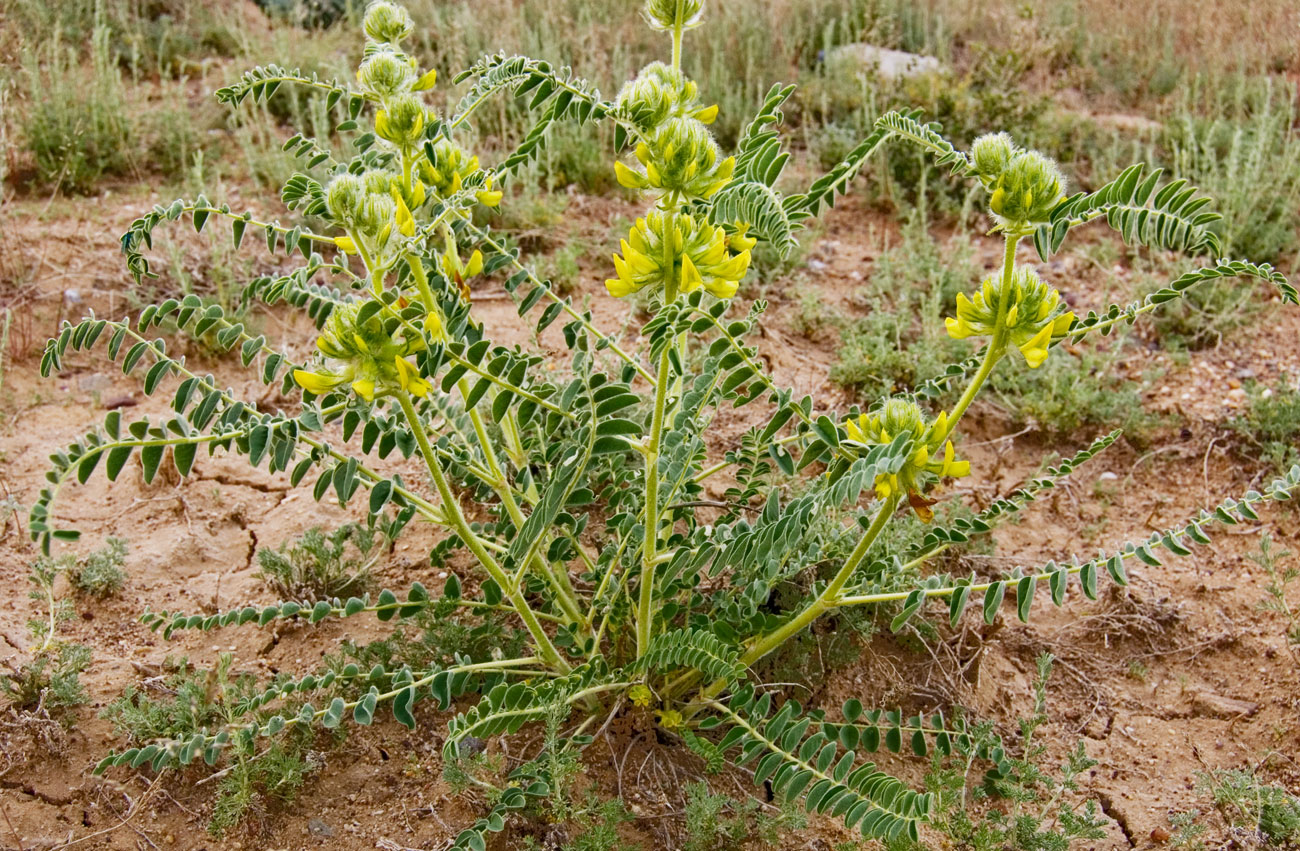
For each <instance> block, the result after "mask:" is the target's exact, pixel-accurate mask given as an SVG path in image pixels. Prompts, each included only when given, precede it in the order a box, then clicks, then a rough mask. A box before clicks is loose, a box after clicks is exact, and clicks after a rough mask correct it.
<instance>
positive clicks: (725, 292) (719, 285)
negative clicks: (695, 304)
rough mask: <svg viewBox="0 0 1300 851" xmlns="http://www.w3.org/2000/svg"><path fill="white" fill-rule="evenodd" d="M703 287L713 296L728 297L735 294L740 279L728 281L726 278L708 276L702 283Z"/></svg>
mask: <svg viewBox="0 0 1300 851" xmlns="http://www.w3.org/2000/svg"><path fill="white" fill-rule="evenodd" d="M704 289H705V290H707V291H708V293H709V295H711V296H713V297H714V298H721V299H728V298H731V297H732V296H734V295H735V294H736V290H738V289H740V281H729V280H727V279H726V278H710V279H709V280H708V282H707V283H705V285H704Z"/></svg>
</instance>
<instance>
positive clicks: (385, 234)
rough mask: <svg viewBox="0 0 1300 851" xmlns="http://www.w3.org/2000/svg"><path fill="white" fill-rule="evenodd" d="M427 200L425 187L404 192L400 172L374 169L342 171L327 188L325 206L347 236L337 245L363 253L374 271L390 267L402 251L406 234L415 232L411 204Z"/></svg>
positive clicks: (418, 185)
mask: <svg viewBox="0 0 1300 851" xmlns="http://www.w3.org/2000/svg"><path fill="white" fill-rule="evenodd" d="M423 201H424V187H423V186H421V185H420V184H419V183H418V182H417V183H416V184H415V191H414V192H403V188H402V181H401V179H400V178H399V176H398V175H397V174H394V173H393V172H390V171H384V170H381V169H374V170H371V171H368V172H365V173H364V174H361V175H355V174H346V173H345V174H340V175H339V176H338V177H335V178H334V179H333V180H332V181H330V184H329V186H328V187H327V188H326V190H325V208H326V209H327V210H328V211H329V214H330V216H331V217H332V218H333V219H334V221H335V222H336V223H337V224H338V225H340V226H341V227H343V228H344V229H345V230H346V231H347V233H348V235H347V236H343V237H338V238H337V239H335V240H334V244H335V245H336V246H338V248H339V250H340V251H343V252H344V253H346V254H361V255H362V256H363V257H365V258H366V262H367V265H368V266H369V268H370V270H371V271H372V272H374V271H376V270H380V269H388V268H390V267H391V266H392V264H393V262H394V261H395V260H396V259H397V257H398V256H399V255H400V254H401V252H402V246H403V237H412V236H414V235H415V217H414V216H413V215H412V214H411V206H412V205H414V206H417V207H418V206H419V205H420V204H421V203H422V202H423Z"/></svg>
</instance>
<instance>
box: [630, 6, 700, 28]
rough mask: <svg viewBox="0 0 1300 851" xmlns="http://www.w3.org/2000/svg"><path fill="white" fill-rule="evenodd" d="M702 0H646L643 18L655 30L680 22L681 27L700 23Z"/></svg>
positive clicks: (670, 26)
mask: <svg viewBox="0 0 1300 851" xmlns="http://www.w3.org/2000/svg"><path fill="white" fill-rule="evenodd" d="M703 14H704V0H646V4H645V12H644V15H645V20H646V23H648V24H649V25H650V26H651V27H653V28H654V29H657V30H671V29H673V28H674V27H676V26H677V25H678V23H679V22H680V24H681V27H682V29H687V30H688V29H691V28H692V27H698V26H699V25H700V19H701V17H702V16H703Z"/></svg>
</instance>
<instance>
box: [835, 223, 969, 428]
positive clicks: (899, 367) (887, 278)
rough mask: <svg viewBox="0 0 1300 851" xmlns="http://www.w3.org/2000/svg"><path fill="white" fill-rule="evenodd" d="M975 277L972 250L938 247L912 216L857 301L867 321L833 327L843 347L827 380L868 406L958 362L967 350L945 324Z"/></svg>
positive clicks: (955, 243)
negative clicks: (954, 304) (961, 293)
mask: <svg viewBox="0 0 1300 851" xmlns="http://www.w3.org/2000/svg"><path fill="white" fill-rule="evenodd" d="M977 277H978V272H977V271H976V270H975V268H974V266H973V264H972V260H971V250H970V246H969V243H968V242H966V240H965V239H964V238H963V237H955V238H954V239H953V240H951V241H950V242H949V243H948V244H947V245H943V246H941V245H940V244H939V243H938V242H937V241H936V240H935V239H934V238H933V237H932V236H931V235H930V234H929V232H928V231H927V230H926V228H925V224H924V221H923V220H922V219H921V217H920V216H919V215H915V214H914V216H913V218H912V219H911V220H910V221H909V222H908V224H907V225H905V226H904V228H903V233H902V240H901V242H900V243H899V244H898V245H897V246H894V247H892V248H890V249H889V250H887V251H886V252H884V253H883V254H882V255H881V256H880V257H879V258H878V259H877V261H876V263H875V267H874V269H873V271H872V275H871V278H870V279H869V280H868V281H867V283H866V284H865V285H864V286H863V287H862V288H861V289H860V290H859V291H858V293H857V294H856V295H855V299H856V301H857V302H858V303H859V305H860V306H861V307H862V308H863V309H864V311H865V313H866V315H865V316H862V317H859V318H856V319H853V320H849V321H845V322H840V323H838V324H839V330H840V337H841V346H840V348H839V351H838V358H837V360H836V361H835V362H834V363H833V364H831V370H830V376H831V380H832V381H834V382H835V383H837V384H840V385H842V386H844V387H847V388H851V389H853V390H854V391H855V392H856V394H857V396H858V398H859V399H862V400H864V401H865V402H868V403H870V402H874V401H875V400H877V399H879V398H881V397H883V396H885V395H888V394H890V393H893V392H895V391H897V390H899V389H906V388H910V387H912V386H914V385H915V384H917V383H918V382H920V381H924V380H925V379H927V378H931V377H933V376H935V375H937V374H939V373H940V372H942V370H943V367H944V365H945V364H948V363H951V362H953V361H955V360H960V359H961V358H962V357H963V355H964V353H965V351H966V349H967V348H968V346H966V345H965V344H963V343H960V342H958V341H954V340H951V339H950V338H949V337H948V335H947V334H946V333H945V332H944V330H943V317H944V315H945V314H946V313H950V312H951V310H952V304H953V299H954V298H955V297H956V294H957V292H958V291H959V290H961V289H962V288H963V287H965V286H969V284H970V282H971V281H972V280H974V279H976V278H977Z"/></svg>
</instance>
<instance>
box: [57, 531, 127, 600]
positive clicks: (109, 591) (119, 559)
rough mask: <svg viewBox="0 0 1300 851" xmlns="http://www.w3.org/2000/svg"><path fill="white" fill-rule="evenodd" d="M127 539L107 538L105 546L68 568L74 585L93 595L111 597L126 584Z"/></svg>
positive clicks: (81, 590)
mask: <svg viewBox="0 0 1300 851" xmlns="http://www.w3.org/2000/svg"><path fill="white" fill-rule="evenodd" d="M125 563H126V541H124V540H122V539H121V538H113V537H110V538H107V539H106V540H105V541H104V548H103V549H101V550H95V551H94V552H92V553H91V554H90V555H88V556H86V557H85V558H82V559H79V560H78V561H77V562H76V563H75V564H73V565H70V566H69V567H68V568H67V574H68V579H69V580H70V581H71V582H72V586H73V587H74V588H76V589H77V590H78V591H80V592H81V593H82V594H86V595H88V596H91V597H99V598H101V599H102V598H104V597H111V596H113V595H114V594H116V593H117V592H119V591H121V590H122V589H123V588H124V587H125V586H126V570H125V569H124V567H123V565H124V564H125Z"/></svg>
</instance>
